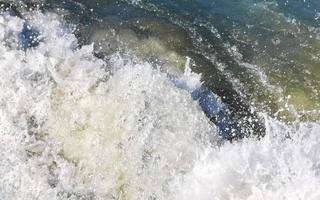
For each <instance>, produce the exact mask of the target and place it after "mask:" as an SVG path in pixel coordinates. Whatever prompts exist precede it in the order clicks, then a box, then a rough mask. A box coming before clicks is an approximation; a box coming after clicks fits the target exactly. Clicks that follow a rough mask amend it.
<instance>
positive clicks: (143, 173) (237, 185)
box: [0, 12, 320, 200]
mask: <svg viewBox="0 0 320 200" xmlns="http://www.w3.org/2000/svg"><path fill="white" fill-rule="evenodd" d="M23 17H24V19H21V18H19V17H14V16H11V15H10V14H8V13H2V14H1V15H0V40H1V43H0V87H1V94H0V112H1V114H0V130H1V131H0V134H1V137H0V157H1V159H0V175H1V177H2V178H1V179H0V199H5V200H7V199H24V200H27V199H30V200H31V199H128V200H129V199H130V200H131V199H203V200H205V199H319V198H320V192H319V185H320V177H319V172H320V171H319V170H320V163H319V160H320V158H319V155H320V152H319V151H320V146H319V145H320V137H319V136H318V132H319V130H320V125H319V124H318V123H299V122H296V123H293V124H291V125H286V124H282V123H281V122H278V121H276V120H273V119H271V118H269V117H268V116H265V123H266V124H265V126H266V136H265V137H264V138H262V139H260V140H257V139H256V138H247V139H244V140H242V141H239V142H234V143H229V142H224V141H223V140H222V139H221V138H220V137H219V136H218V128H217V127H216V126H215V125H214V124H213V123H211V122H210V120H209V119H208V118H207V117H206V115H205V113H204V112H203V111H202V109H201V107H200V105H199V104H198V102H197V101H195V100H193V99H192V96H191V94H190V92H189V91H188V90H186V89H181V87H180V88H179V87H177V85H176V84H174V82H173V81H172V79H171V78H169V76H168V75H167V74H165V73H164V72H161V71H160V70H159V69H155V68H154V67H152V66H151V65H150V64H148V63H146V62H142V61H141V62H139V61H137V60H131V59H126V58H123V57H122V56H120V55H117V54H115V55H113V56H112V58H111V59H110V60H109V61H108V62H107V63H106V62H104V61H102V60H100V59H98V58H96V57H95V56H94V53H93V46H92V45H88V46H82V47H79V46H78V43H77V39H76V37H75V35H74V34H73V33H72V31H71V30H69V29H68V28H66V26H65V23H64V21H63V20H62V19H61V18H60V17H59V16H57V15H56V14H53V13H46V14H43V13H39V12H27V13H25V14H24V16H23ZM26 25H27V26H29V27H30V29H28V30H30V31H31V30H37V34H36V35H32V34H31V35H32V37H36V38H37V39H36V40H33V39H32V41H37V43H36V45H27V46H26V45H25V44H29V43H28V42H26V41H24V42H26V43H21V39H28V38H25V37H24V38H21V34H22V33H23V32H24V29H25V26H26ZM28 35H29V34H28ZM29 36H30V35H29ZM29 39H30V38H29ZM188 73H189V75H190V72H188ZM180 80H183V83H186V84H187V86H188V84H189V86H190V85H195V84H198V79H197V75H194V76H188V74H185V75H184V76H183V77H181V79H180ZM195 82H196V83H195ZM187 86H186V87H187ZM261 115H262V116H263V114H261Z"/></svg>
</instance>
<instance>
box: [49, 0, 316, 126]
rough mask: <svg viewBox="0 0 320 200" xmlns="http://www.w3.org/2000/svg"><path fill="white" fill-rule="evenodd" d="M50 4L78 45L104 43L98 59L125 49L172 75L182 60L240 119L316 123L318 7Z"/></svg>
mask: <svg viewBox="0 0 320 200" xmlns="http://www.w3.org/2000/svg"><path fill="white" fill-rule="evenodd" d="M76 2H77V3H76ZM52 5H55V6H56V7H63V8H64V9H66V10H68V11H69V12H70V13H71V14H70V18H72V19H73V20H75V19H76V20H77V22H80V23H82V25H81V26H80V32H79V35H80V36H81V38H82V39H83V41H84V42H85V43H88V42H96V43H97V41H96V40H104V43H108V45H109V46H108V47H109V48H108V49H107V48H104V50H102V51H103V52H102V51H100V54H104V56H106V55H107V54H108V53H111V52H112V51H119V49H121V48H122V49H124V48H128V49H131V50H133V51H134V52H136V54H137V55H138V57H141V58H142V59H147V60H149V61H150V60H151V61H153V62H155V60H157V61H158V62H162V63H169V64H170V65H174V66H175V67H176V68H177V69H180V70H181V69H183V66H184V62H185V57H186V56H189V57H191V58H192V60H193V62H194V65H193V70H194V71H196V72H198V73H202V75H203V80H204V84H205V85H206V86H207V87H208V88H210V89H211V90H212V91H214V92H215V93H217V94H218V95H219V96H221V97H222V98H223V99H224V101H225V102H226V103H227V104H228V105H230V107H231V108H232V110H233V112H234V113H237V114H236V115H239V117H240V118H241V117H243V116H246V115H248V113H247V111H248V104H254V105H255V108H256V109H257V110H259V111H261V110H262V111H265V112H268V113H269V114H271V115H273V116H275V117H277V118H280V119H283V120H286V121H287V120H289V121H292V120H298V119H299V120H318V119H319V108H320V106H319V102H320V101H319V100H320V94H319V90H320V58H319V54H320V53H319V50H320V42H319V40H320V39H319V30H318V28H319V25H320V24H319V23H320V17H319V16H320V14H319V12H320V11H319V9H320V3H319V2H318V1H316V0H314V1H299V0H295V1H288V2H286V1H280V0H279V1H257V0H242V1H235V0H228V1H222V0H219V1H218V0H215V1H214V0H210V1H209V0H194V1H188V0H176V1H150V0H149V1H65V3H63V4H61V3H60V2H59V3H57V2H53V3H51V6H52ZM111 29H112V30H113V31H115V32H114V34H115V35H117V37H118V40H120V42H119V41H118V42H119V43H121V45H120V44H115V42H114V41H113V43H114V44H113V45H110V44H111V43H112V42H110V41H111V40H112V36H109V38H104V35H105V32H108V31H109V32H110V30H111ZM99 34H100V36H98V35H99ZM101 35H103V36H101ZM109 35H110V34H109ZM121 40H122V41H123V42H121ZM110 47H111V48H110ZM107 51H109V52H107ZM101 52H102V53H101Z"/></svg>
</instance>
